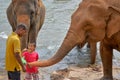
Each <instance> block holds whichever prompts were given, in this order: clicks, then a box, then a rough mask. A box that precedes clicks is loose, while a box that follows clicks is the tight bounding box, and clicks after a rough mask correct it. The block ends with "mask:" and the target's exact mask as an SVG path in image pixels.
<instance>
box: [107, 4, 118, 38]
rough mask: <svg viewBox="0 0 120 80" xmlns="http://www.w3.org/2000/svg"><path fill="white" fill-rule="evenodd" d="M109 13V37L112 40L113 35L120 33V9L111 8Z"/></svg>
mask: <svg viewBox="0 0 120 80" xmlns="http://www.w3.org/2000/svg"><path fill="white" fill-rule="evenodd" d="M108 11H109V12H110V13H111V15H110V18H109V21H108V26H107V37H108V38H110V37H111V36H112V35H114V34H115V33H117V32H119V31H120V9H119V8H117V7H114V6H110V7H109V8H108Z"/></svg>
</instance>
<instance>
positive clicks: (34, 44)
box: [28, 42, 36, 47]
mask: <svg viewBox="0 0 120 80" xmlns="http://www.w3.org/2000/svg"><path fill="white" fill-rule="evenodd" d="M28 44H32V45H33V46H34V47H36V43H35V42H29V43H28Z"/></svg>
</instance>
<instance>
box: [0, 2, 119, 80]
mask: <svg viewBox="0 0 120 80" xmlns="http://www.w3.org/2000/svg"><path fill="white" fill-rule="evenodd" d="M10 1H11V0H0V69H1V68H2V69H4V56H5V42H6V38H7V36H8V35H9V34H10V33H11V32H12V30H11V27H10V25H9V23H8V20H7V17H6V9H7V7H8V5H9V4H10ZM80 2H81V0H43V3H44V5H45V6H46V17H45V22H44V25H43V26H42V28H41V30H40V32H39V35H38V38H37V49H36V51H38V53H39V56H40V59H42V60H43V59H48V58H50V57H52V55H54V53H55V52H56V51H57V49H58V48H59V47H60V45H61V43H62V41H63V39H64V37H65V35H66V32H67V30H68V28H69V26H70V21H71V15H72V13H73V12H74V11H75V10H76V8H77V7H78V5H79V3H80ZM98 46H99V43H98ZM88 52H89V50H87V49H86V47H84V48H83V49H82V50H81V51H78V50H77V49H76V48H74V49H73V50H72V51H71V52H70V53H69V54H68V55H67V56H66V57H65V58H64V59H63V60H62V61H60V62H59V63H57V64H55V65H53V66H50V67H45V68H40V76H41V77H42V80H50V73H51V72H52V71H54V70H58V69H63V68H66V67H68V65H69V64H84V63H88V62H89V53H88ZM98 53H99V51H98ZM115 53H118V52H117V51H116V52H115ZM118 56H120V55H118V54H116V57H117V59H120V58H119V57H118ZM97 61H98V62H100V57H99V54H98V58H97ZM114 62H115V64H117V60H116V59H115V60H114ZM117 65H119V64H117Z"/></svg>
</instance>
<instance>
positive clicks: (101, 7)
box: [29, 0, 120, 67]
mask: <svg viewBox="0 0 120 80" xmlns="http://www.w3.org/2000/svg"><path fill="white" fill-rule="evenodd" d="M110 2H111V0H83V1H82V2H81V3H80V5H79V7H78V8H77V10H76V11H75V12H74V13H73V15H72V17H71V24H70V28H69V30H68V32H67V35H66V37H65V38H64V41H63V43H62V45H61V46H60V48H59V49H58V51H57V52H56V54H55V55H54V56H53V57H52V58H50V59H48V60H43V61H36V62H32V63H29V65H30V66H39V67H44V66H50V65H53V64H55V63H57V62H59V61H60V60H62V59H63V58H64V57H65V56H66V55H67V54H68V53H69V51H70V50H72V49H73V48H74V47H75V46H76V45H80V44H84V42H91V43H92V42H93V43H94V42H98V41H101V40H103V39H104V38H105V37H109V38H110V37H111V36H112V35H114V34H115V33H116V32H118V31H119V30H120V26H118V24H120V23H119V22H118V23H117V24H114V23H116V22H117V21H119V20H120V18H117V17H118V16H112V15H118V14H119V8H118V7H115V6H114V3H110ZM119 17H120V16H119ZM118 27H119V29H118ZM112 30H114V31H112Z"/></svg>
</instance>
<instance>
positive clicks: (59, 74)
mask: <svg viewBox="0 0 120 80" xmlns="http://www.w3.org/2000/svg"><path fill="white" fill-rule="evenodd" d="M41 74H43V73H42V72H41ZM24 76H25V73H23V72H22V75H21V80H23V79H24ZM102 76H103V70H102V66H101V65H94V66H90V65H89V66H88V65H70V66H69V67H68V68H65V69H61V70H56V71H53V72H52V73H51V76H50V80H100V78H101V77H102ZM113 76H114V78H115V79H114V80H120V67H118V66H113ZM40 77H42V76H41V75H40ZM0 80H7V72H6V71H5V70H3V69H0ZM41 80H43V79H42V78H41Z"/></svg>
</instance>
